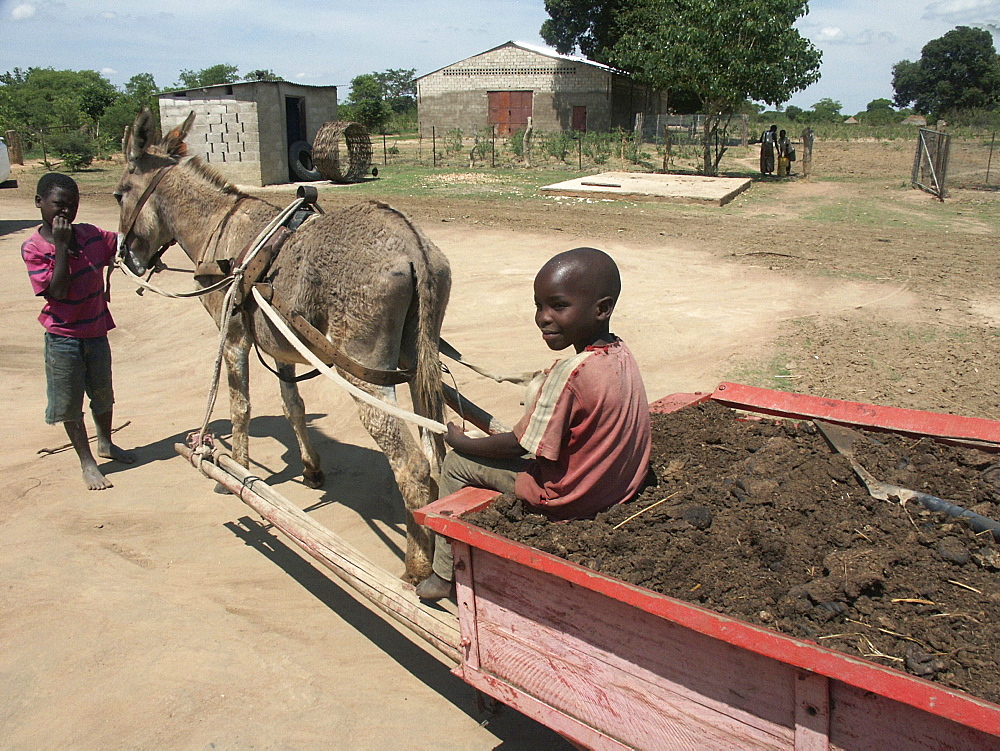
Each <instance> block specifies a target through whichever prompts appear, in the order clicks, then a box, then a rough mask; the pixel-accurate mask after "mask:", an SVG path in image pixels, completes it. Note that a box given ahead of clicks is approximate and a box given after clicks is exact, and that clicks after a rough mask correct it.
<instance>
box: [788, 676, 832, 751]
mask: <svg viewBox="0 0 1000 751" xmlns="http://www.w3.org/2000/svg"><path fill="white" fill-rule="evenodd" d="M829 748H830V679H829V678H827V677H826V676H824V675H816V674H815V673H807V672H806V671H804V670H797V671H795V751H828V749H829Z"/></svg>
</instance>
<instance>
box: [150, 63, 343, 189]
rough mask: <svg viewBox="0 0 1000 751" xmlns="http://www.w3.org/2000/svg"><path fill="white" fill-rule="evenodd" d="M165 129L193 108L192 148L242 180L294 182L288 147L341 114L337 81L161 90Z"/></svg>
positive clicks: (241, 182) (231, 177) (226, 173)
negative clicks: (319, 84) (330, 82)
mask: <svg viewBox="0 0 1000 751" xmlns="http://www.w3.org/2000/svg"><path fill="white" fill-rule="evenodd" d="M158 98H159V104H160V128H161V129H162V131H163V132H164V133H166V132H167V131H168V130H170V129H171V128H174V127H176V126H177V125H179V124H180V123H182V122H183V121H184V118H186V117H187V116H188V114H189V113H190V112H191V111H192V110H194V112H195V120H194V125H193V126H192V128H191V132H190V134H189V135H188V138H187V144H188V153H189V154H191V155H192V156H199V157H201V158H202V160H204V161H205V162H206V163H208V164H210V165H212V167H214V168H215V169H217V170H218V171H219V172H220V173H221V174H222V175H223V176H224V177H225V178H226V179H227V180H229V181H230V182H233V183H237V184H239V185H256V186H261V185H272V184H275V183H287V182H293V181H295V180H296V179H297V178H296V177H295V173H294V172H293V171H292V169H291V164H290V160H289V149H290V147H291V146H292V145H293V144H296V143H299V142H301V141H305V142H307V143H310V144H311V143H312V140H313V138H314V137H315V136H316V131H318V130H319V128H320V126H321V125H323V123H325V122H327V121H328V120H336V119H337V87H336V86H303V85H301V84H295V83H288V82H287V81H243V82H240V83H231V84H220V85H218V86H208V87H206V88H202V89H183V90H179V91H170V92H166V93H164V94H160V95H159V97H158Z"/></svg>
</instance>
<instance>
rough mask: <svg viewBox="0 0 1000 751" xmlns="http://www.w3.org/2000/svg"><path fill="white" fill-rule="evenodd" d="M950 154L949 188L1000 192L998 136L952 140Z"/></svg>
mask: <svg viewBox="0 0 1000 751" xmlns="http://www.w3.org/2000/svg"><path fill="white" fill-rule="evenodd" d="M950 141H951V144H950V148H949V150H948V170H947V172H948V182H947V184H948V186H949V187H952V188H966V189H972V190H1000V153H998V152H1000V143H998V141H997V134H996V133H995V132H994V133H982V134H979V135H972V136H968V137H963V138H956V137H954V136H953V137H952V138H951V139H950Z"/></svg>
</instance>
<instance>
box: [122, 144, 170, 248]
mask: <svg viewBox="0 0 1000 751" xmlns="http://www.w3.org/2000/svg"><path fill="white" fill-rule="evenodd" d="M176 166H177V163H176V162H175V163H173V164H168V165H167V166H165V167H160V169H159V171H157V173H156V174H155V175H153V179H152V180H150V181H149V185H147V186H146V189H145V190H144V191H142V195H141V196H139V200H138V201H137V202H136V204H135V206H134V207H133V208H132V213H131V215H129V218H128V221H127V222H122V226H123V227H125V226H127V227H128V229H126V230H125V232H124V233H123V234H124V236H125V240H124V244H125V246H126V247H127V246H128V244H129V243H130V242H132V240H133V239H134V238H135V222H136V220H137V219H138V218H139V212H140V211H142V208H143V206H145V205H146V201H148V200H149V197H150V196H151V195H153V191H154V190H156V186H157V185H159V184H160V180H162V179H163V178H164V177H166V175H167V172H169V171H170V170H171V169H173V168H174V167H176ZM168 247H170V246H169V245H165V246H163V248H162V249H161V250H160V251H159V253H160V254H161V255H162V253H163V251H164V250H166V249H167V248H168Z"/></svg>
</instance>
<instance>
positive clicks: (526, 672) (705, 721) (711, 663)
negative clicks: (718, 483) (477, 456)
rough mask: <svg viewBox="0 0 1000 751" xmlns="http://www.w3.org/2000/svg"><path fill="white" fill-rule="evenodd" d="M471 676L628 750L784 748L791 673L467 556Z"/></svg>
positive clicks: (481, 555) (616, 604) (552, 581)
mask: <svg viewBox="0 0 1000 751" xmlns="http://www.w3.org/2000/svg"><path fill="white" fill-rule="evenodd" d="M473 570H474V571H475V596H476V629H477V633H476V640H477V643H478V648H479V663H480V664H479V669H480V670H482V671H483V672H486V673H489V674H492V675H494V676H496V677H497V678H499V679H501V680H503V681H504V682H506V683H508V684H510V685H512V686H513V687H515V688H516V689H518V690H521V691H523V692H524V693H526V694H527V695H530V696H537V697H544V698H545V703H546V704H548V705H550V706H552V707H554V708H555V709H557V710H559V711H561V712H564V713H565V714H567V715H569V716H571V717H574V718H576V719H578V720H580V721H581V722H583V723H585V724H586V725H589V726H591V727H593V728H596V729H598V730H599V731H601V732H602V733H606V734H607V735H608V736H611V737H613V738H617V739H619V740H621V741H623V742H625V743H627V744H628V745H630V746H634V747H637V748H705V749H709V748H718V749H731V748H734V747H738V748H746V749H773V748H790V747H791V746H792V743H793V739H794V732H795V712H794V709H795V700H794V691H795V686H794V673H795V671H794V669H793V668H791V667H790V666H787V665H784V664H782V663H780V662H778V661H776V660H771V659H768V658H765V657H762V656H760V655H757V654H755V653H753V652H750V651H747V650H742V649H739V648H737V647H734V646H732V645H729V644H726V643H725V642H721V641H719V640H717V639H712V638H711V637H707V636H704V635H702V634H698V633H696V632H693V631H691V630H689V629H685V628H683V627H680V626H677V625H676V624H672V623H669V622H667V621H664V620H663V619H661V618H658V617H656V616H654V615H651V614H649V613H645V612H643V611H640V610H637V609H635V608H633V607H631V606H630V605H628V604H626V603H623V602H620V601H618V600H615V599H613V598H609V597H606V596H605V595H602V594H600V593H597V592H593V591H591V590H588V589H585V588H583V587H579V586H577V585H574V584H572V583H570V582H567V581H565V580H563V579H560V578H559V577H556V576H552V575H551V574H546V573H543V572H539V571H535V570H533V569H530V568H526V567H523V566H519V565H517V564H514V563H512V562H510V561H508V560H507V559H504V558H502V557H498V556H494V555H492V554H489V553H485V552H483V551H481V550H473Z"/></svg>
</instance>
